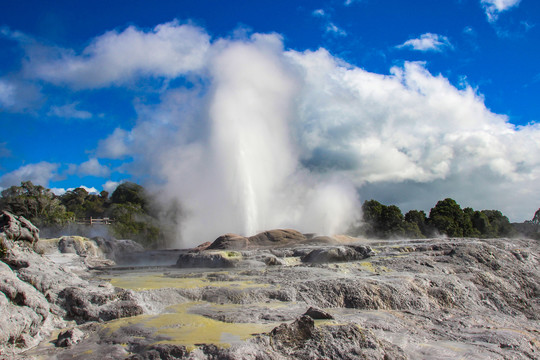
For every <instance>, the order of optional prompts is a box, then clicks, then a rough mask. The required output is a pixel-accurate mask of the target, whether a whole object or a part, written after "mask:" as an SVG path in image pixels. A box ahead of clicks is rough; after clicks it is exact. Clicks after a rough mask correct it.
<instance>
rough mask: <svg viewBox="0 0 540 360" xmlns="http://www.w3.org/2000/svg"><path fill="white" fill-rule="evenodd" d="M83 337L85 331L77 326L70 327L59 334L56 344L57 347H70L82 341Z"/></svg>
mask: <svg viewBox="0 0 540 360" xmlns="http://www.w3.org/2000/svg"><path fill="white" fill-rule="evenodd" d="M83 337H84V333H83V332H82V331H81V330H79V329H77V328H73V329H69V330H66V331H62V332H61V333H60V334H58V338H57V339H56V343H55V345H56V346H57V347H69V346H72V345H74V344H77V343H78V342H80V341H81V340H82V339H83Z"/></svg>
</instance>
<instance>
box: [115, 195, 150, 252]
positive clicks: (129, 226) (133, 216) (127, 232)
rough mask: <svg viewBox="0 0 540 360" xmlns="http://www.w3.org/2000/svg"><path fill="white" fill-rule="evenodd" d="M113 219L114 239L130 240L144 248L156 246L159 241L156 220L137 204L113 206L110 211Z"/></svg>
mask: <svg viewBox="0 0 540 360" xmlns="http://www.w3.org/2000/svg"><path fill="white" fill-rule="evenodd" d="M110 214H111V217H112V218H113V219H114V223H113V225H112V229H113V233H114V235H115V236H116V237H119V238H123V239H131V240H135V241H137V242H139V243H141V244H142V245H143V246H145V247H151V246H156V244H157V242H158V241H159V239H160V230H159V226H158V221H157V219H155V218H153V217H151V216H149V215H148V214H146V212H145V211H144V209H143V208H142V207H141V205H139V204H134V203H129V202H128V203H124V204H113V205H112V206H111V209H110Z"/></svg>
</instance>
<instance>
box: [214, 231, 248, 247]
mask: <svg viewBox="0 0 540 360" xmlns="http://www.w3.org/2000/svg"><path fill="white" fill-rule="evenodd" d="M249 244H250V242H249V240H248V238H246V237H243V236H240V235H236V234H225V235H221V236H220V237H218V238H217V239H216V240H215V241H214V242H213V243H212V244H211V245H210V246H208V247H207V249H208V250H240V249H245V248H247V247H248V246H249Z"/></svg>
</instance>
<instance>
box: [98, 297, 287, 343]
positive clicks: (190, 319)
mask: <svg viewBox="0 0 540 360" xmlns="http://www.w3.org/2000/svg"><path fill="white" fill-rule="evenodd" d="M200 304H203V303H202V302H189V303H183V304H177V305H174V306H171V307H169V308H167V310H166V312H165V313H163V314H159V315H139V316H135V317H131V318H124V319H117V320H113V321H110V322H108V323H107V324H105V325H104V327H105V329H107V330H109V331H110V332H111V333H112V332H115V331H117V330H119V329H121V328H123V327H126V326H133V325H138V326H141V325H142V326H144V327H146V328H150V329H155V333H154V335H155V336H164V337H166V338H167V339H166V340H160V341H159V343H167V344H176V345H185V346H187V347H188V348H189V347H193V346H196V345H198V344H215V345H220V346H227V345H229V344H232V343H235V342H239V341H242V340H246V339H248V338H250V337H252V336H253V335H255V334H259V333H265V332H269V331H271V330H272V329H273V328H275V327H276V326H277V325H279V324H278V323H264V324H262V323H226V322H222V321H218V320H214V319H211V318H208V317H205V316H202V315H198V314H193V313H190V312H189V309H190V308H191V307H193V306H196V305H200ZM228 306H231V305H230V304H229V305H228Z"/></svg>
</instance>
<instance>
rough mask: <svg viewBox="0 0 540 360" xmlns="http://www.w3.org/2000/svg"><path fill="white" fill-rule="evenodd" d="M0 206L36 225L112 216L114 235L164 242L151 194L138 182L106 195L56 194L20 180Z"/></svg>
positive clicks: (82, 191)
mask: <svg viewBox="0 0 540 360" xmlns="http://www.w3.org/2000/svg"><path fill="white" fill-rule="evenodd" d="M0 209H2V210H7V211H9V212H11V213H13V214H15V215H22V216H24V217H25V218H27V219H28V220H30V221H31V222H32V223H34V224H35V225H36V226H38V227H39V228H44V227H47V228H50V227H58V228H61V227H65V226H68V225H69V224H73V223H75V222H76V221H77V220H81V219H88V218H90V217H92V218H105V217H108V218H111V219H114V222H113V223H112V225H111V226H110V230H111V233H112V235H113V236H115V237H118V238H123V239H132V240H136V241H138V242H140V243H141V244H143V245H145V246H157V245H158V244H160V243H162V242H163V238H164V234H163V227H162V226H161V224H160V220H159V219H158V216H156V214H158V213H159V212H158V211H157V206H155V205H154V203H153V201H152V197H151V196H150V195H149V194H148V192H147V191H146V190H145V189H144V188H143V187H142V186H140V185H138V184H135V183H132V182H124V183H122V184H120V185H118V187H117V188H116V189H115V190H114V192H113V193H112V194H111V196H109V193H108V192H107V191H102V192H101V193H100V194H99V195H97V194H91V193H89V192H88V191H87V190H85V189H84V188H81V187H79V188H76V189H73V190H69V191H66V192H65V193H64V194H62V195H55V194H54V193H53V192H52V191H51V190H50V189H47V188H45V187H43V186H41V185H34V184H33V183H32V182H31V181H23V182H22V183H21V185H20V186H11V187H9V188H7V189H5V190H3V191H2V193H1V197H0Z"/></svg>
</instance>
